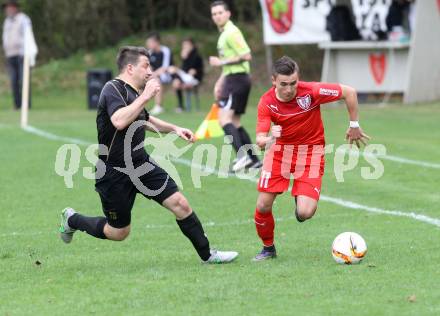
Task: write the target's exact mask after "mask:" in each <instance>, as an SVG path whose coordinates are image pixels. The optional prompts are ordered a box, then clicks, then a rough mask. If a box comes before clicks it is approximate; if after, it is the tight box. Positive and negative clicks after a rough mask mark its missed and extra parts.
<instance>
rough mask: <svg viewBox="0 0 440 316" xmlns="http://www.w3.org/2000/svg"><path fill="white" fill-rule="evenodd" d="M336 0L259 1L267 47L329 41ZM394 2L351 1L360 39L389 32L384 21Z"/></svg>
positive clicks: (380, 0) (373, 0)
mask: <svg viewBox="0 0 440 316" xmlns="http://www.w3.org/2000/svg"><path fill="white" fill-rule="evenodd" d="M334 3H338V1H335V0H260V5H261V9H262V14H263V31H264V43H265V44H266V45H279V44H307V43H310V44H312V43H319V42H323V41H329V40H330V34H329V33H328V32H327V31H326V29H325V27H326V17H327V15H328V14H329V13H330V10H331V8H332V5H333V4H334ZM390 4H391V0H352V1H351V5H352V8H353V15H354V17H355V19H356V21H355V23H356V26H357V27H358V29H359V31H360V33H361V35H362V36H363V37H364V38H365V39H370V38H369V37H370V34H371V31H376V32H377V31H379V30H382V31H386V24H385V19H386V16H387V14H388V8H389V6H390Z"/></svg>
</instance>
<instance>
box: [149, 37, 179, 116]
mask: <svg viewBox="0 0 440 316" xmlns="http://www.w3.org/2000/svg"><path fill="white" fill-rule="evenodd" d="M146 46H147V49H148V51H149V53H150V65H151V67H152V68H153V75H154V76H156V77H158V78H159V80H160V83H161V85H164V84H170V83H171V81H172V77H171V75H170V74H169V73H168V67H169V66H171V65H172V64H173V55H172V54H171V50H170V49H169V48H168V47H167V46H164V45H162V44H161V43H160V35H159V33H158V32H152V33H150V34H148V36H147V41H146ZM162 101H163V89H160V92H159V93H157V94H156V96H155V97H154V102H155V104H154V106H153V108H152V109H151V111H150V113H151V114H152V115H158V114H160V113H162V112H163V111H164V108H163V106H162Z"/></svg>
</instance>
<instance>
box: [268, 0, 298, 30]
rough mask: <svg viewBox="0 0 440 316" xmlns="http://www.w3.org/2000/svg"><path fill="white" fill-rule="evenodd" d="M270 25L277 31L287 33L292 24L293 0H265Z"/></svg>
mask: <svg viewBox="0 0 440 316" xmlns="http://www.w3.org/2000/svg"><path fill="white" fill-rule="evenodd" d="M266 7H267V12H268V13H269V18H270V25H272V28H273V29H274V31H275V32H277V33H287V32H289V30H290V28H291V27H292V24H293V0H266Z"/></svg>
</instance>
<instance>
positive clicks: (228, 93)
mask: <svg viewBox="0 0 440 316" xmlns="http://www.w3.org/2000/svg"><path fill="white" fill-rule="evenodd" d="M250 91H251V78H250V76H249V75H248V74H246V73H239V74H231V75H226V77H225V81H224V84H223V88H222V92H221V98H220V100H219V106H220V107H221V108H223V109H226V110H229V109H231V110H234V112H235V114H244V113H245V112H246V105H247V102H248V98H249V92H250Z"/></svg>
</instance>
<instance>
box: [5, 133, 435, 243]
mask: <svg viewBox="0 0 440 316" xmlns="http://www.w3.org/2000/svg"><path fill="white" fill-rule="evenodd" d="M25 131H27V132H29V133H33V134H35V135H38V136H42V137H45V138H47V139H52V140H60V141H68V142H72V143H75V142H76V144H78V145H90V144H92V143H90V142H87V141H83V140H81V139H76V138H70V137H62V136H58V135H55V134H52V133H49V132H46V131H43V130H40V129H37V128H35V127H31V126H29V127H27V128H25ZM173 161H175V162H177V163H180V164H182V165H186V166H190V167H195V168H198V169H199V170H211V171H214V172H216V173H218V172H219V171H218V170H216V169H214V168H210V167H205V166H201V165H196V164H192V163H191V161H190V160H187V159H182V158H179V159H173ZM231 176H234V177H236V175H231ZM242 178H243V177H242ZM243 180H248V181H251V182H257V181H258V180H257V179H255V178H246V179H243ZM321 200H322V201H325V202H330V203H333V204H336V205H340V206H343V207H346V208H350V209H357V210H363V211H366V212H370V213H377V214H384V215H391V216H399V217H409V218H411V219H414V220H416V221H420V222H424V223H427V224H430V225H434V226H437V227H440V219H438V218H433V217H429V216H426V215H422V214H417V213H415V212H404V211H399V210H385V209H381V208H378V207H371V206H367V205H362V204H358V203H355V202H351V201H347V200H343V199H339V198H333V197H330V196H326V195H321ZM216 225H220V224H216ZM226 225H228V224H226ZM0 236H3V235H0Z"/></svg>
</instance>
